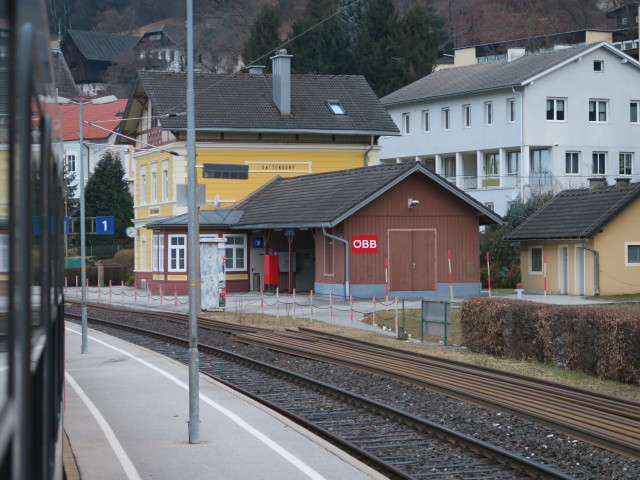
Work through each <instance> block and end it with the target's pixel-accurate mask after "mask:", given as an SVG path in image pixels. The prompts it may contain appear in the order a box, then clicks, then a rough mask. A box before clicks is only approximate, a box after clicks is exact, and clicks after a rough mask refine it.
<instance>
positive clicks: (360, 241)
mask: <svg viewBox="0 0 640 480" xmlns="http://www.w3.org/2000/svg"><path fill="white" fill-rule="evenodd" d="M351 252H352V253H378V236H377V235H353V236H352V237H351Z"/></svg>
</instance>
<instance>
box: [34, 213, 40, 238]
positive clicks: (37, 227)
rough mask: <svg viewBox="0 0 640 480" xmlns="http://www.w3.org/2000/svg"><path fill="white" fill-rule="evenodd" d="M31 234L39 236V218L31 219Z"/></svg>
mask: <svg viewBox="0 0 640 480" xmlns="http://www.w3.org/2000/svg"><path fill="white" fill-rule="evenodd" d="M33 234H34V235H40V217H33Z"/></svg>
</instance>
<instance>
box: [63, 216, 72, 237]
mask: <svg viewBox="0 0 640 480" xmlns="http://www.w3.org/2000/svg"><path fill="white" fill-rule="evenodd" d="M70 225H71V223H70V220H69V217H64V234H65V235H69V229H70Z"/></svg>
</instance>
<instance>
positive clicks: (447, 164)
mask: <svg viewBox="0 0 640 480" xmlns="http://www.w3.org/2000/svg"><path fill="white" fill-rule="evenodd" d="M442 167H443V168H442V170H443V173H444V177H445V178H446V179H454V180H455V178H456V157H444V158H443V159H442Z"/></svg>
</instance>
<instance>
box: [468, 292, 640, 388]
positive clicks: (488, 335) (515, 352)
mask: <svg viewBox="0 0 640 480" xmlns="http://www.w3.org/2000/svg"><path fill="white" fill-rule="evenodd" d="M460 328H461V335H462V342H463V345H465V346H466V347H467V348H469V349H471V350H473V351H475V352H480V353H488V354H491V355H497V356H505V357H510V358H516V359H524V360H535V361H538V362H540V363H544V364H548V365H556V366H563V367H566V368H569V369H572V370H579V371H583V372H586V373H589V374H592V375H596V376H598V377H601V378H607V379H611V380H617V381H621V382H638V381H640V312H637V311H621V310H610V309H605V308H598V307H584V306H581V307H577V306H558V305H540V304H539V303H534V302H527V301H523V300H510V299H504V298H480V297H478V298H472V299H469V300H467V301H465V302H464V303H463V305H462V308H461V311H460Z"/></svg>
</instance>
